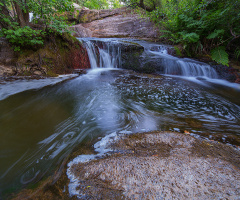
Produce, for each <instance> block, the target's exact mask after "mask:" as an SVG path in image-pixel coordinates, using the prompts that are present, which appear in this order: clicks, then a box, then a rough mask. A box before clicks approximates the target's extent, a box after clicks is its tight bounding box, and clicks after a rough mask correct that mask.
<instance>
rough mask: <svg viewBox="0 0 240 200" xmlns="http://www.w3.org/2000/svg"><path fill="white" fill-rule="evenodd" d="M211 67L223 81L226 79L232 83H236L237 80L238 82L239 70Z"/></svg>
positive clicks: (222, 66)
mask: <svg viewBox="0 0 240 200" xmlns="http://www.w3.org/2000/svg"><path fill="white" fill-rule="evenodd" d="M211 67H213V68H214V69H215V70H216V71H217V73H218V75H219V78H221V79H225V80H228V81H230V82H235V81H236V80H238V78H239V76H240V74H239V73H238V70H237V69H234V68H232V67H230V66H229V67H227V66H224V65H214V64H213V65H211Z"/></svg>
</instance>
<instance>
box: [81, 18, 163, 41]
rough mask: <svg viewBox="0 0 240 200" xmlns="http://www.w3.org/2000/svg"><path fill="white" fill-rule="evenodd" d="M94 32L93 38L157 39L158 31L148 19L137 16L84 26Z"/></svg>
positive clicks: (106, 19) (106, 20) (98, 21)
mask: <svg viewBox="0 0 240 200" xmlns="http://www.w3.org/2000/svg"><path fill="white" fill-rule="evenodd" d="M82 25H83V27H85V28H88V29H89V30H91V31H92V36H93V37H100V38H104V37H122V38H124V37H125V38H139V39H152V40H154V39H157V38H158V36H159V32H158V30H157V29H156V28H155V27H154V25H153V24H152V23H151V22H150V21H149V20H147V19H142V18H139V15H137V14H127V15H117V16H112V17H108V18H104V19H101V20H96V21H93V22H90V23H85V24H82Z"/></svg>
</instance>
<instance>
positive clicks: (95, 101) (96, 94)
mask: <svg viewBox="0 0 240 200" xmlns="http://www.w3.org/2000/svg"><path fill="white" fill-rule="evenodd" d="M198 81H201V83H202V84H199V83H197V82H195V81H192V80H187V79H183V78H179V77H171V76H153V75H144V74H142V75H140V74H135V73H133V72H129V71H126V70H120V69H115V70H113V69H97V70H91V71H89V72H88V74H86V75H83V76H80V77H78V78H75V79H73V80H70V81H67V82H64V83H60V84H58V85H53V86H48V87H45V88H42V89H35V90H28V91H24V92H21V93H18V94H14V95H11V96H9V97H8V98H5V99H3V100H1V101H0V110H1V112H0V127H1V128H0V136H1V140H0V163H1V165H0V188H1V193H2V195H4V194H6V193H11V192H13V191H16V190H17V189H19V188H21V187H24V186H26V185H28V184H29V183H34V182H36V181H38V180H40V179H41V178H42V177H43V176H44V175H49V174H51V173H52V170H53V169H54V168H55V167H56V165H58V164H59V163H61V161H62V160H63V158H64V157H66V156H67V155H68V154H69V153H70V152H71V151H72V150H73V148H74V147H76V146H77V145H79V144H80V143H81V142H82V141H83V140H90V139H92V138H98V137H99V136H104V135H107V134H110V133H112V132H115V131H116V132H118V131H123V130H125V131H131V132H144V131H152V130H162V131H168V130H170V131H176V132H184V131H187V132H189V133H191V134H192V135H194V136H195V137H204V138H208V139H210V140H217V141H219V142H223V143H229V144H231V145H240V131H239V130H240V102H239V101H238V97H239V95H240V90H238V88H234V87H230V86H229V87H228V89H226V88H225V87H222V86H219V84H217V85H216V84H213V83H211V82H210V81H207V80H198ZM29 84H31V82H29ZM229 88H231V90H230V89H229ZM230 94H232V95H230Z"/></svg>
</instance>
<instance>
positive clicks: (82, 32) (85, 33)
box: [70, 24, 92, 37]
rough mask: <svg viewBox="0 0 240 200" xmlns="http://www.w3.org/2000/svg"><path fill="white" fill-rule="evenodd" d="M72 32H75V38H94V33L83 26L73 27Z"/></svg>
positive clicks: (73, 34)
mask: <svg viewBox="0 0 240 200" xmlns="http://www.w3.org/2000/svg"><path fill="white" fill-rule="evenodd" d="M70 30H72V31H74V32H73V33H72V36H74V37H92V31H90V30H89V29H87V28H84V27H83V26H82V25H81V24H78V25H74V26H71V27H70Z"/></svg>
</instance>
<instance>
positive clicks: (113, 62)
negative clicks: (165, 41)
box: [80, 38, 218, 78]
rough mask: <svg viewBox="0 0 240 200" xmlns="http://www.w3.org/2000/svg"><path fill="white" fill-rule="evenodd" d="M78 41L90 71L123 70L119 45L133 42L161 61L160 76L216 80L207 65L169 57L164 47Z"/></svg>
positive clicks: (166, 47) (117, 41)
mask: <svg viewBox="0 0 240 200" xmlns="http://www.w3.org/2000/svg"><path fill="white" fill-rule="evenodd" d="M80 40H81V41H82V42H83V44H84V45H85V47H86V49H87V51H88V55H89V58H90V63H91V67H92V69H96V68H125V66H124V65H122V62H121V60H122V58H121V54H122V53H121V51H122V49H121V44H123V43H124V44H126V43H128V42H129V44H130V45H131V44H132V42H134V43H136V44H138V45H141V46H143V47H144V53H145V54H146V55H147V56H148V57H157V58H160V59H161V61H159V69H157V71H158V72H159V73H160V74H168V75H180V76H187V77H198V76H203V77H208V78H218V75H217V72H216V71H215V70H214V69H213V68H212V67H211V66H209V65H208V64H205V63H201V62H197V61H194V60H191V59H182V58H177V57H174V56H171V55H169V54H168V51H169V50H170V49H172V48H171V47H169V46H166V45H157V44H153V43H148V42H144V41H139V40H130V39H105V38H104V39H99V38H95V39H92V38H81V39H80ZM146 55H145V56H146ZM129 56H130V55H129ZM139 59H140V58H139Z"/></svg>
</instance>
